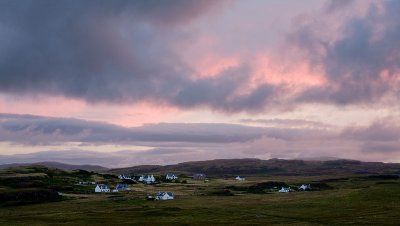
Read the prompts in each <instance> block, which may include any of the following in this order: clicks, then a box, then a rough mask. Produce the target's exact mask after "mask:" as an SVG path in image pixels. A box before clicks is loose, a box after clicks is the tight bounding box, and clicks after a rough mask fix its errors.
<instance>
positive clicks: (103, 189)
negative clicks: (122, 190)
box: [94, 184, 110, 192]
mask: <svg viewBox="0 0 400 226" xmlns="http://www.w3.org/2000/svg"><path fill="white" fill-rule="evenodd" d="M94 192H110V187H108V186H107V185H105V184H98V185H96V188H95V189H94Z"/></svg>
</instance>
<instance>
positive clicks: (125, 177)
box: [118, 174, 132, 180]
mask: <svg viewBox="0 0 400 226" xmlns="http://www.w3.org/2000/svg"><path fill="white" fill-rule="evenodd" d="M118 178H119V179H121V180H132V177H130V176H126V175H124V174H121V175H119V176H118Z"/></svg>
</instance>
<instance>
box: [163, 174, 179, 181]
mask: <svg viewBox="0 0 400 226" xmlns="http://www.w3.org/2000/svg"><path fill="white" fill-rule="evenodd" d="M165 179H167V180H176V179H178V177H177V176H176V175H175V174H173V173H168V174H167V175H166V176H165Z"/></svg>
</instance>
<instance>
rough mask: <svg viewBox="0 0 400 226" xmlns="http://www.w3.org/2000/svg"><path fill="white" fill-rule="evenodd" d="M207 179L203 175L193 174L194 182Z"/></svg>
mask: <svg viewBox="0 0 400 226" xmlns="http://www.w3.org/2000/svg"><path fill="white" fill-rule="evenodd" d="M206 178H207V177H206V175H205V174H204V173H195V174H193V179H194V180H205V179H206Z"/></svg>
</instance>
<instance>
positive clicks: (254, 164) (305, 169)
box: [109, 159, 400, 176]
mask: <svg viewBox="0 0 400 226" xmlns="http://www.w3.org/2000/svg"><path fill="white" fill-rule="evenodd" d="M109 172H111V173H130V174H141V173H167V172H177V173H184V174H191V173H197V172H204V173H206V174H207V175H209V176H231V175H238V174H240V175H261V174H263V175H265V174H267V175H329V174H343V173H346V174H400V164H399V163H381V162H360V161H355V160H330V161H304V160H282V159H270V160H260V159H217V160H209V161H194V162H184V163H179V164H175V165H167V166H160V165H142V166H133V167H128V168H120V169H112V170H110V171H109Z"/></svg>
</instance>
